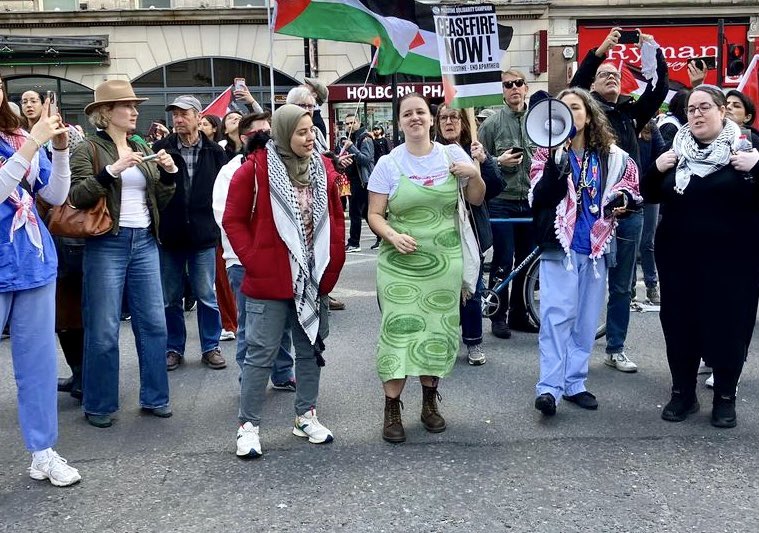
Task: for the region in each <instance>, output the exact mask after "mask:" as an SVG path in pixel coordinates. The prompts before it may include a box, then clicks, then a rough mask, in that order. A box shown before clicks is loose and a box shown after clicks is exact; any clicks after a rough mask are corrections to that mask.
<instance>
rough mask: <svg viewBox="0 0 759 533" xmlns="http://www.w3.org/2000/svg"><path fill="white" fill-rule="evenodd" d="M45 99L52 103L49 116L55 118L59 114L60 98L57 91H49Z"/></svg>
mask: <svg viewBox="0 0 759 533" xmlns="http://www.w3.org/2000/svg"><path fill="white" fill-rule="evenodd" d="M45 99H46V100H47V101H48V102H50V106H49V107H48V112H47V115H48V116H49V117H53V116H55V115H57V114H58V98H57V96H56V94H55V91H48V92H47V94H46V96H45Z"/></svg>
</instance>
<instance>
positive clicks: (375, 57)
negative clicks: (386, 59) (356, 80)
mask: <svg viewBox="0 0 759 533" xmlns="http://www.w3.org/2000/svg"><path fill="white" fill-rule="evenodd" d="M379 50H380V49H379V46H378V47H377V50H376V51H375V52H374V57H372V61H371V63H369V70H367V71H366V79H364V85H362V87H366V84H367V83H369V76H370V75H371V73H372V68H373V67H374V65H376V64H377V56H378V55H379ZM362 100H363V96H362V95H361V96H359V97H358V102H356V112H355V113H354V115H355V116H359V114H358V110H359V108H360V107H361V101H362ZM364 120H366V117H364ZM364 126H366V124H364Z"/></svg>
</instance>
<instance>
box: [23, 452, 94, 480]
mask: <svg viewBox="0 0 759 533" xmlns="http://www.w3.org/2000/svg"><path fill="white" fill-rule="evenodd" d="M37 455H38V457H35V456H34V454H33V455H32V466H30V467H29V477H30V478H32V479H39V480H42V479H49V480H50V483H52V484H53V485H55V486H56V487H68V486H69V485H73V484H74V483H77V482H78V481H80V480H81V479H82V476H81V475H79V471H78V470H77V469H76V468H74V467H73V466H69V465H68V464H67V461H66V459H64V458H63V457H61V456H60V455H58V454H57V453H55V451H54V450H53V449H51V448H49V449H48V451H47V454H44V455H43V454H37Z"/></svg>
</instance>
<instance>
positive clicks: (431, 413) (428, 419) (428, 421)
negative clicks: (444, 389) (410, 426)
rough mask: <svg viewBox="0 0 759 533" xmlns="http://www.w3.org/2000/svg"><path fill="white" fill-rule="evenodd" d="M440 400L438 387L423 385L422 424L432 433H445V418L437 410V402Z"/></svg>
mask: <svg viewBox="0 0 759 533" xmlns="http://www.w3.org/2000/svg"><path fill="white" fill-rule="evenodd" d="M440 399H442V398H441V397H440V393H439V392H438V391H437V387H426V386H425V385H422V424H423V425H424V429H426V430H427V431H429V432H430V433H441V432H443V431H445V418H443V417H442V416H441V415H440V412H439V411H438V410H437V401H438V400H440Z"/></svg>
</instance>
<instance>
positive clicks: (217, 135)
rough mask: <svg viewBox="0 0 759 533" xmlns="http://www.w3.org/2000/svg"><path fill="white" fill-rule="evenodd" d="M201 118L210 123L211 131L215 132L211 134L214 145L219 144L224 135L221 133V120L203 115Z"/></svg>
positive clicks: (214, 116)
mask: <svg viewBox="0 0 759 533" xmlns="http://www.w3.org/2000/svg"><path fill="white" fill-rule="evenodd" d="M203 118H204V119H206V120H207V121H208V122H210V123H211V126H213V129H214V130H216V131H215V132H214V134H213V139H211V140H212V141H213V142H215V143H217V142H219V141H220V140H221V139H222V138H223V137H224V133H223V132H222V129H223V128H222V127H221V119H220V118H219V117H217V116H216V115H203ZM201 120H203V119H201Z"/></svg>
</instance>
